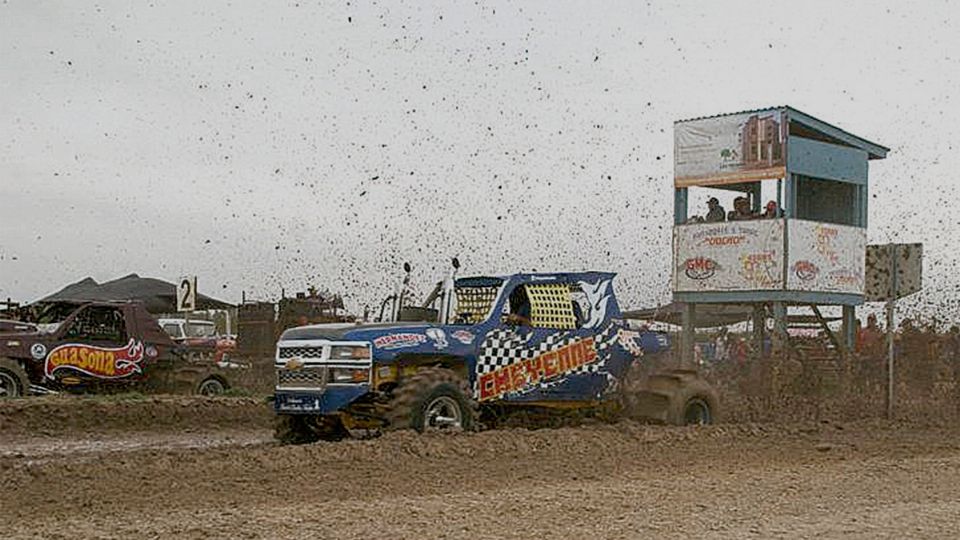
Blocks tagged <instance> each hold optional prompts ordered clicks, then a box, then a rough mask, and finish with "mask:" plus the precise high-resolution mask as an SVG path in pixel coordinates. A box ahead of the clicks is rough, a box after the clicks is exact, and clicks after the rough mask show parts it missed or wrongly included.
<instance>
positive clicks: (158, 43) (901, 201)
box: [0, 0, 960, 311]
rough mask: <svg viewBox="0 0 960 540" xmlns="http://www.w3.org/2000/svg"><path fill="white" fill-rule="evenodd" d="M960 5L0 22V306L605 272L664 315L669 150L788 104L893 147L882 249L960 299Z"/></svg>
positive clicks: (187, 15)
mask: <svg viewBox="0 0 960 540" xmlns="http://www.w3.org/2000/svg"><path fill="white" fill-rule="evenodd" d="M958 36H960V8H958V5H957V4H951V3H949V2H946V1H924V2H916V3H910V2H903V1H896V2H866V1H863V2H855V1H845V2H835V1H825V2H804V3H803V4H802V6H801V5H800V4H799V3H795V2H768V1H764V2H683V3H672V2H648V3H642V2H636V1H624V2H592V1H591V2H499V1H478V2H449V1H444V2H435V3H432V2H426V1H415V2H367V1H362V0H351V1H349V2H347V1H342V2H315V1H314V2H307V1H301V2H236V1H233V2H223V1H203V2H196V1H190V0H184V1H171V2H165V1H162V0H157V1H154V2H127V1H100V2H83V1H77V0H73V1H63V2H46V1H40V0H23V1H20V0H0V297H4V298H5V297H7V296H10V297H13V298H14V299H16V300H21V301H24V300H25V301H30V300H34V299H36V298H38V297H39V296H42V295H44V294H46V293H49V292H52V291H53V290H56V289H58V288H60V287H61V286H63V285H65V284H66V283H68V282H72V281H76V280H78V279H81V278H83V277H85V276H88V275H90V276H93V277H94V278H95V279H98V280H106V279H111V278H114V277H119V276H121V275H124V274H127V273H130V272H137V273H140V274H141V275H148V276H153V277H160V278H166V279H171V280H173V279H175V278H177V277H178V276H180V275H184V274H197V275H199V276H200V288H201V291H202V292H206V293H209V294H211V295H213V296H217V297H220V298H223V299H225V300H231V301H238V300H239V298H240V291H241V290H246V291H247V292H248V295H249V296H251V297H255V298H270V297H276V296H277V295H278V294H279V290H280V287H285V288H286V289H287V290H288V291H291V290H296V289H302V288H304V287H305V286H306V285H307V284H310V283H312V284H316V285H317V286H319V287H320V288H329V289H332V290H337V291H341V292H343V293H345V295H346V297H347V300H348V303H349V305H350V307H352V308H353V309H354V310H357V311H362V306H363V305H364V304H373V303H376V302H377V299H378V298H379V297H381V296H382V295H385V294H387V293H388V292H389V290H390V289H391V288H392V286H393V284H394V283H395V282H396V279H397V276H398V269H399V266H400V264H401V263H402V261H404V260H409V261H411V262H412V263H413V264H414V266H415V268H416V270H415V272H414V281H415V282H416V283H417V285H418V287H419V288H420V290H421V291H422V290H424V289H426V288H427V283H428V282H431V281H432V280H434V279H436V278H437V277H439V273H440V271H441V269H445V267H446V264H447V263H446V261H447V260H448V259H449V257H450V256H452V255H459V256H460V258H461V260H462V261H463V263H464V269H463V270H464V271H465V272H466V273H471V274H473V273H506V272H512V271H520V270H525V271H529V270H543V271H546V270H578V269H598V270H613V271H616V272H618V273H619V274H620V279H619V284H618V285H619V290H620V291H621V293H620V294H621V297H622V303H624V304H627V305H628V306H629V307H637V306H639V305H641V304H650V303H653V302H665V301H668V300H669V266H670V261H669V259H670V226H671V213H672V184H671V182H672V166H673V164H672V156H673V139H672V123H673V121H674V120H676V119H681V118H689V117H694V116H701V115H710V114H717V113H723V112H733V111H738V110H743V109H751V108H758V107H765V106H770V105H781V104H788V105H791V106H793V107H795V108H798V109H800V110H802V111H804V112H807V113H809V114H812V115H814V116H816V117H819V118H821V119H823V120H826V121H829V122H832V123H835V124H837V125H839V126H840V127H843V128H845V129H848V130H849V131H851V132H853V133H855V134H857V135H860V136H863V137H865V138H867V139H870V140H873V141H875V142H877V143H880V144H883V145H885V146H888V147H890V148H891V149H892V151H891V152H890V154H889V156H888V158H887V159H886V160H884V161H874V162H871V168H870V175H871V178H870V182H871V190H872V194H873V197H872V198H871V201H870V203H871V205H870V229H869V239H870V240H871V241H873V242H886V241H891V240H900V241H922V242H924V243H925V245H926V256H927V264H926V266H925V273H926V274H925V278H926V283H925V284H926V287H927V290H926V291H925V292H924V293H923V296H921V297H918V298H916V299H914V303H917V302H920V303H923V304H926V305H929V304H931V303H933V304H941V303H943V304H944V305H947V304H949V305H951V306H952V305H955V304H956V300H957V298H958V295H960V280H958V279H957V278H956V276H955V272H956V271H957V269H958V268H960V266H958V265H957V263H958V262H960V261H958V255H957V250H956V246H957V234H958V232H960V226H958V225H960V215H958V212H957V204H956V201H955V200H954V198H955V197H954V196H955V194H956V192H957V188H956V182H955V178H956V174H957V171H958V170H960V155H958V152H957V144H958V142H957V141H958V140H960V139H958V136H960V133H958V132H960V103H958V102H957V93H958V89H960V37H958Z"/></svg>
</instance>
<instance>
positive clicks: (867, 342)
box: [857, 313, 883, 356]
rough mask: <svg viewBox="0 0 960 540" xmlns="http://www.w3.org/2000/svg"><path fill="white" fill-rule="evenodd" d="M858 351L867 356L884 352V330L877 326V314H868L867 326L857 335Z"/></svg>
mask: <svg viewBox="0 0 960 540" xmlns="http://www.w3.org/2000/svg"><path fill="white" fill-rule="evenodd" d="M857 345H858V346H859V349H858V352H860V353H861V354H864V355H866V356H880V355H881V353H882V352H883V332H881V331H880V327H879V326H877V316H876V315H874V314H873V313H871V314H870V315H868V316H867V326H866V327H865V328H861V329H860V332H859V335H858V336H857Z"/></svg>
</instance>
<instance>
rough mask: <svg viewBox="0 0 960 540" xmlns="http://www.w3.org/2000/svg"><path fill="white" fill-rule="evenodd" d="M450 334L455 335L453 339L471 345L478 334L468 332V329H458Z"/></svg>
mask: <svg viewBox="0 0 960 540" xmlns="http://www.w3.org/2000/svg"><path fill="white" fill-rule="evenodd" d="M450 335H451V336H453V339H455V340H457V341H459V342H460V343H463V344H464V345H470V344H471V343H473V340H474V339H476V338H477V336H475V335H473V333H472V332H468V331H466V330H457V331H456V332H454V333H452V334H450Z"/></svg>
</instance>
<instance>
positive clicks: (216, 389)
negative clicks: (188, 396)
mask: <svg viewBox="0 0 960 540" xmlns="http://www.w3.org/2000/svg"><path fill="white" fill-rule="evenodd" d="M229 388H230V385H228V384H227V381H226V380H224V379H223V378H221V377H207V378H206V379H204V380H202V381H201V382H200V384H198V385H197V388H196V394H197V395H200V396H208V397H213V396H220V395H223V393H224V392H226V391H227V390H228V389H229Z"/></svg>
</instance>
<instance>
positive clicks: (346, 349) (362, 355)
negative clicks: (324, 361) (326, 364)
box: [330, 345, 370, 360]
mask: <svg viewBox="0 0 960 540" xmlns="http://www.w3.org/2000/svg"><path fill="white" fill-rule="evenodd" d="M330 359H331V360H369V359H370V349H369V348H368V347H356V346H353V345H334V346H333V347H330Z"/></svg>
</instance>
